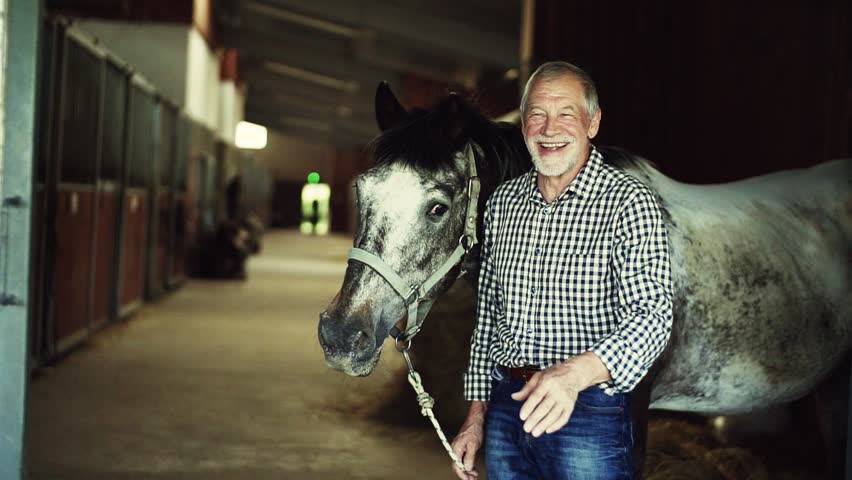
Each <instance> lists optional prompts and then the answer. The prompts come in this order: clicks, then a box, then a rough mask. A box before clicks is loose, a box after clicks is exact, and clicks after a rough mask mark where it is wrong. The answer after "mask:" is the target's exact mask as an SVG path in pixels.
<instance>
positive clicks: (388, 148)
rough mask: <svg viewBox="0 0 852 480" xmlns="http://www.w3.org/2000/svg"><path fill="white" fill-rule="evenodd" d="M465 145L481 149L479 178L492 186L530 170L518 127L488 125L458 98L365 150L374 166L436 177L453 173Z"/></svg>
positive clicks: (410, 119)
mask: <svg viewBox="0 0 852 480" xmlns="http://www.w3.org/2000/svg"><path fill="white" fill-rule="evenodd" d="M469 141H473V142H474V143H476V145H478V146H479V147H480V149H481V151H479V152H478V153H477V155H476V156H477V162H476V164H477V169H478V170H479V175H480V176H482V177H483V178H487V179H488V180H490V181H493V182H496V183H495V184H499V183H502V182H503V181H505V180H508V179H510V178H514V177H516V176H518V175H521V174H522V173H524V172H526V171H528V170H529V169H530V168H531V167H532V162H531V161H530V156H529V152H528V151H527V149H526V145H525V144H524V140H523V136H522V135H521V131H520V129H518V127H517V126H516V125H513V124H510V123H506V122H495V121H492V120H490V119H488V118H487V117H485V116H483V115H482V114H480V113H479V112H478V111H477V110H476V109H475V108H473V107H472V106H471V105H470V103H468V102H467V101H466V100H464V99H463V98H461V97H460V96H458V95H449V96H447V97H445V98H442V99H441V100H439V101H438V102H437V103H436V104H435V106H434V107H433V108H431V109H423V108H416V109H413V110H412V111H411V112H409V113H408V114H407V115H406V116H405V117H404V118H403V119H402V120H401V121H400V122H399V123H398V124H397V125H396V126H394V127H393V128H390V129H388V130H385V131H384V132H383V133H382V135H379V136H378V137H377V138H376V139H375V140H374V141H373V142H372V143H371V144H370V146H369V149H370V151H371V152H372V154H373V155H372V157H373V158H374V159H375V164H376V165H377V166H380V165H388V164H391V163H397V162H404V163H405V164H406V165H409V166H411V167H413V168H416V169H418V170H423V171H426V172H430V173H434V172H438V171H440V170H443V169H446V168H450V167H452V166H453V165H454V163H453V162H454V157H453V155H454V154H455V152H458V151H460V150H461V149H463V148H464V146H465V144H466V143H468V142H469ZM483 156H484V158H482V157H483Z"/></svg>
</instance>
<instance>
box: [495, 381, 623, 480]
mask: <svg viewBox="0 0 852 480" xmlns="http://www.w3.org/2000/svg"><path fill="white" fill-rule="evenodd" d="M492 377H493V381H492V385H491V387H492V388H491V400H490V402H489V404H488V415H487V417H486V420H485V466H486V471H487V474H488V480H519V479H528V478H529V479H532V478H536V479H546V480H558V479H571V480H616V479H618V480H622V479H631V478H633V466H632V450H633V432H632V425H631V422H630V394H625V393H617V394H615V395H613V396H610V395H607V394H606V393H604V391H603V390H601V389H600V388H599V387H597V386H593V387H590V388H588V389H586V390H583V391H582V392H580V394H579V396H578V398H577V403H576V405H575V406H574V412H573V413H572V414H571V418H570V420H568V424H567V425H565V426H564V427H562V428H561V429H560V430H558V431H556V432H553V433H550V434H548V433H544V434H542V435H541V436H540V437H538V438H535V437H533V436H532V434H530V433H526V432H524V422H522V421H521V418H520V411H521V405H523V402H518V401H515V400H513V399H512V397H510V396H509V395H511V394H512V393H514V392H517V391H518V390H520V389H521V388H522V387H523V386H524V381H523V380H522V379H517V378H510V377H509V376H508V374H507V373H506V372H505V370H503V369H502V368H501V367H497V369H495V371H494V373H493V374H492Z"/></svg>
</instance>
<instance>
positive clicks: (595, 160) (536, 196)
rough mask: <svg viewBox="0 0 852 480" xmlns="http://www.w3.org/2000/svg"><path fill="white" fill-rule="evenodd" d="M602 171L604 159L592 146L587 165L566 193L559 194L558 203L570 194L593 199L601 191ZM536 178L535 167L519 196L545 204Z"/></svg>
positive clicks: (524, 182) (522, 183) (521, 188)
mask: <svg viewBox="0 0 852 480" xmlns="http://www.w3.org/2000/svg"><path fill="white" fill-rule="evenodd" d="M602 171H603V157H602V156H601V154H600V152H599V151H598V149H597V148H595V146H594V145H592V146H591V149H590V151H589V159H588V161H586V164H585V165H583V168H581V169H580V173H578V174H577V177H576V178H574V180H573V181H572V182H571V183H570V184H569V185H568V188H566V189H565V191H564V192H562V193H561V194H559V197H557V199H556V202H557V203H559V202H562V200H564V199H565V197H566V196H567V194H568V193H569V192H570V193H571V194H573V195H576V196H578V197H580V198H586V197H589V198H591V197H593V196H594V194H595V193H596V192H597V191H598V190H599V186H600V183H601V177H602V173H603V172H602ZM536 176H537V174H536V170H535V167H533V168H532V169H531V170H530V171H529V172H527V173H526V177H527V178H526V179H525V180H524V181H523V182H521V183H520V188H519V189H518V195H520V196H521V197H522V198H527V199H529V200H531V201H537V202H542V203H544V197H543V196H542V195H541V192H540V191H539V190H538V185H537V183H536Z"/></svg>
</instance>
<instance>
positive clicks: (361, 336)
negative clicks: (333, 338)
mask: <svg viewBox="0 0 852 480" xmlns="http://www.w3.org/2000/svg"><path fill="white" fill-rule="evenodd" d="M352 344H353V346H354V347H355V351H364V350H372V347H373V346H372V345H370V334H368V333H367V332H365V331H364V330H358V333H356V334H355V340H354V341H353V342H352Z"/></svg>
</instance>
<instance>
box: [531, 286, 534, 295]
mask: <svg viewBox="0 0 852 480" xmlns="http://www.w3.org/2000/svg"><path fill="white" fill-rule="evenodd" d="M530 292H532V293H533V295H535V287H532V288H530Z"/></svg>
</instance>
